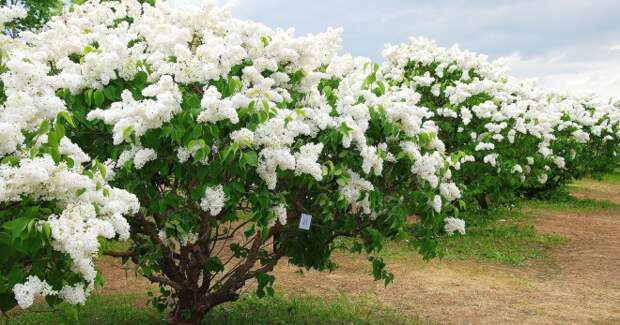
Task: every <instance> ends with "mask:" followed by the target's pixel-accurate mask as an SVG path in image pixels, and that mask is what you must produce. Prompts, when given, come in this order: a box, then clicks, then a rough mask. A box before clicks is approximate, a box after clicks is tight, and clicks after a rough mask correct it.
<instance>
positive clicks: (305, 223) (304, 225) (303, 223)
mask: <svg viewBox="0 0 620 325" xmlns="http://www.w3.org/2000/svg"><path fill="white" fill-rule="evenodd" d="M311 222H312V216H311V215H309V214H305V213H302V214H301V219H299V229H303V230H310V223H311Z"/></svg>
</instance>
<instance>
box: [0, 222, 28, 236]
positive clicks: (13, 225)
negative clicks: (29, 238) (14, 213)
mask: <svg viewBox="0 0 620 325" xmlns="http://www.w3.org/2000/svg"><path fill="white" fill-rule="evenodd" d="M31 221H32V218H28V217H21V218H17V219H15V220H11V221H9V222H6V223H5V224H4V225H2V227H3V228H4V229H6V230H8V231H9V232H10V233H11V237H12V238H20V237H21V236H22V234H23V233H24V232H26V230H27V228H28V224H29V223H30V222H31Z"/></svg>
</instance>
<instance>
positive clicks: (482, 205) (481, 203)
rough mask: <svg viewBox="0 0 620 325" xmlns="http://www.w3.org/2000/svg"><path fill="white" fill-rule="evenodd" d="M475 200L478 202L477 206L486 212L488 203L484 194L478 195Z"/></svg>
mask: <svg viewBox="0 0 620 325" xmlns="http://www.w3.org/2000/svg"><path fill="white" fill-rule="evenodd" d="M476 200H478V205H479V206H480V208H481V209H483V210H486V209H487V208H488V207H489V203H488V202H487V196H486V195H484V194H481V195H479V196H478V197H477V198H476Z"/></svg>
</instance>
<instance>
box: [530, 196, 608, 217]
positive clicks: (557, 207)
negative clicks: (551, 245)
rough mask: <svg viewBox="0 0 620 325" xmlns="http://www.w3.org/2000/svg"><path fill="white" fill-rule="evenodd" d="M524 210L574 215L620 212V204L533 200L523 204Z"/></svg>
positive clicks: (578, 200)
mask: <svg viewBox="0 0 620 325" xmlns="http://www.w3.org/2000/svg"><path fill="white" fill-rule="evenodd" d="M522 207H523V208H531V209H539V210H551V211H560V212H562V211H567V212H572V213H591V212H596V211H608V212H609V211H614V212H615V211H620V204H618V203H614V202H611V201H606V200H592V199H578V198H574V197H570V198H568V199H567V200H562V201H538V200H532V201H527V202H525V203H523V204H522Z"/></svg>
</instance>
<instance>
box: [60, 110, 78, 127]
mask: <svg viewBox="0 0 620 325" xmlns="http://www.w3.org/2000/svg"><path fill="white" fill-rule="evenodd" d="M58 116H59V117H61V118H62V119H63V120H65V121H66V122H67V123H69V125H71V126H72V127H75V122H73V117H72V116H71V114H69V112H60V113H58Z"/></svg>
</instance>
